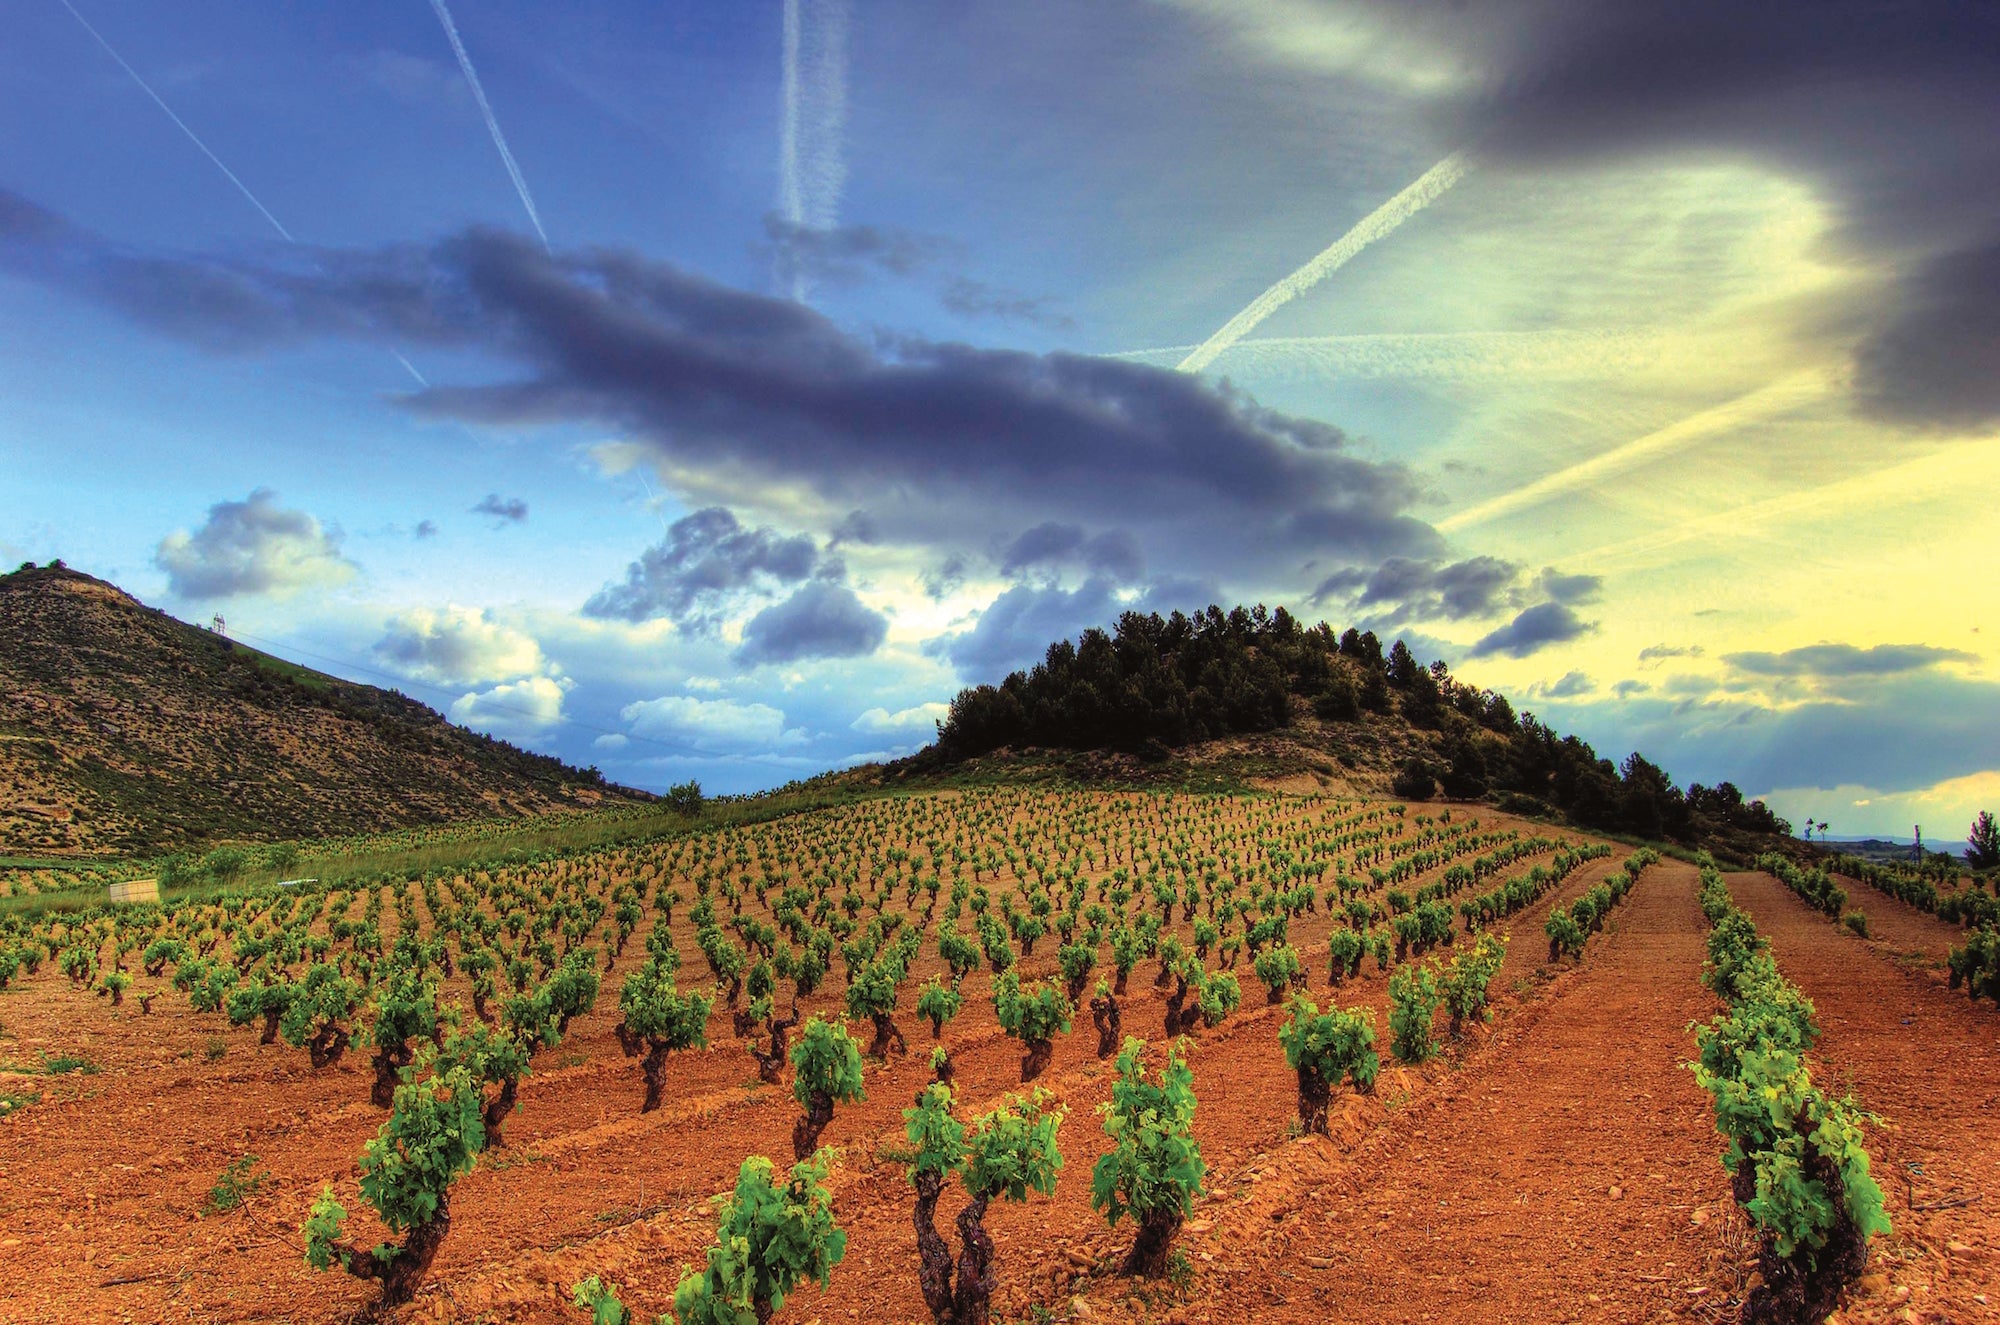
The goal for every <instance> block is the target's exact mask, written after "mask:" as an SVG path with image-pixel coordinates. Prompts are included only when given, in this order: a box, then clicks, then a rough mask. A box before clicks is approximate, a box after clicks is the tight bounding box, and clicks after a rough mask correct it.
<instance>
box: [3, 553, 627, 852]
mask: <svg viewBox="0 0 2000 1325" xmlns="http://www.w3.org/2000/svg"><path fill="white" fill-rule="evenodd" d="M640 799H648V797H646V796H645V793H642V792H629V791H626V790H624V789H622V788H617V787H611V786H607V785H606V784H605V783H604V781H603V779H602V778H601V777H600V776H599V775H598V774H597V773H596V772H595V771H594V770H579V769H575V768H571V767H570V766H568V765H566V764H564V763H562V762H560V761H559V760H556V759H552V758H549V757H547V756H544V755H537V754H531V753H529V752H527V751H524V750H520V749H517V748H515V747H514V746H511V745H509V744H507V743H506V742H504V741H500V740H496V739H494V738H492V737H488V736H482V735H479V734H477V733H475V732H469V731H466V730H465V729H464V728H461V727H457V726H454V725H452V724H451V723H450V722H447V721H446V720H445V719H444V718H443V717H442V716H440V715H439V714H438V713H437V712H435V711H434V710H432V709H430V708H428V707H426V706H425V705H423V704H420V703H418V702H417V701H415V700H413V699H409V698H406V697H405V696H403V695H399V694H395V693H393V692H391V691H387V690H379V689H376V688H375V687H373V686H365V685H357V684H354V683H352V682H349V681H342V680H340V679H338V678H336V677H331V676H326V675H324V674H322V673H319V672H315V671H311V670H310V669H307V668H303V667H299V666H297V665H296V664H293V663H289V662H286V661H284V660H283V659H280V658H274V657H272V656H271V655H269V654H266V653H262V652H259V651H258V650H256V649H252V648H249V647H246V646H245V645H242V644H239V643H235V642H232V641H230V640H228V639H225V638H224V637H222V636H221V635H218V634H215V633H213V632H211V631H207V630H202V629H199V628H197V627H194V626H190V625H188V624H186V623H185V622H182V621H178V620H176V619H174V618H173V617H171V616H168V615H167V614H165V613H164V612H161V611H158V610H156V609H154V608H149V607H147V606H145V605H144V604H142V603H140V602H138V601H137V600H136V599H134V598H132V597H131V596H130V595H128V594H126V593H125V592H123V591H122V590H120V589H118V588H117V587H115V586H114V585H111V584H107V583H105V582H104V581H102V580H98V579H95V578H93V577H91V576H89V575H84V574H81V573H79V572H77V571H73V570H68V569H66V568H64V567H62V566H60V565H55V566H49V567H43V568H32V569H31V568H28V567H23V568H22V569H21V570H18V571H15V572H14V573H12V574H9V575H4V576H0V854H11V855H20V854H32V855H47V854H59V855H71V854H99V853H110V852H119V853H152V852H158V851H165V850H172V849H177V848H180V847H184V846H192V845H198V844H201V843H205V842H211V841H216V840H224V839H233V840H243V841H264V840H272V839H280V838H301V837H324V836H330V835H337V834H347V833H359V832H378V831H383V830H389V829H395V828H403V827H411V826H415V825H421V824H434V823H445V822H451V821H455V820H464V819H475V818H480V819H485V818H496V817H506V816H514V815H525V814H537V813H544V812H548V811H551V810H558V809H563V808H572V807H584V806H592V805H598V804H601V803H604V802H606V801H607V800H610V801H618V800H640Z"/></svg>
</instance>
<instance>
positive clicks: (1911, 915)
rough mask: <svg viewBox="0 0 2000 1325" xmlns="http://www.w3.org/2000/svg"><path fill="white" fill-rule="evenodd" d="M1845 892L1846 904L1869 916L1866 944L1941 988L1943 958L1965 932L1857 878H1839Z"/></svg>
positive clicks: (1945, 971)
mask: <svg viewBox="0 0 2000 1325" xmlns="http://www.w3.org/2000/svg"><path fill="white" fill-rule="evenodd" d="M1838 878H1839V881H1840V886H1841V887H1843V888H1845V889H1847V905H1848V907H1849V908H1850V909H1858V910H1860V911H1862V912H1863V913H1864V914H1866V915H1867V917H1868V934H1869V937H1868V940H1867V942H1868V944H1869V946H1871V947H1873V948H1874V949H1875V950H1876V952H1877V953H1878V954H1879V955H1880V956H1882V957H1883V958H1885V959H1887V960H1888V961H1890V962H1892V963H1894V964H1895V965H1897V966H1900V967H1902V968H1903V969H1904V970H1905V971H1908V972H1910V973H1911V974H1912V975H1918V976H1921V977H1922V978H1923V979H1925V980H1928V981H1929V982H1931V983H1932V984H1937V985H1943V984H1945V983H1946V981H1947V980H1948V979H1949V976H1950V972H1949V970H1948V968H1947V967H1946V965H1945V958H1947V957H1948V956H1950V955H1951V950H1952V949H1953V948H1956V947H1959V946H1961V945H1962V944H1964V942H1965V939H1966V933H1967V931H1966V929H1965V928H1964V926H1962V925H1954V924H1951V923H1950V922H1948V921H1944V920H1939V919H1938V918H1937V917H1936V916H1934V915H1930V914H1928V913H1926V912H1923V911H1919V910H1918V909H1917V908H1916V907H1914V906H1911V905H1910V904H1909V903H1908V902H1905V901H1903V900H1902V899H1901V898H1898V897H1892V896H1890V895H1889V894H1888V893H1885V892H1881V891H1879V890H1878V889H1875V888H1871V887H1870V886H1869V885H1867V884H1865V883H1863V882H1862V881H1861V880H1859V879H1854V878H1850V877H1848V876H1847V875H1844V874H1843V875H1839V876H1838Z"/></svg>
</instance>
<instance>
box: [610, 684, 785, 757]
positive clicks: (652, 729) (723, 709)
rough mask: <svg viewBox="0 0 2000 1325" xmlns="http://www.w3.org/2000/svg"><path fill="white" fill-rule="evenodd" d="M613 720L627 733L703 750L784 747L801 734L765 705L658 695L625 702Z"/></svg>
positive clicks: (779, 711)
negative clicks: (627, 726)
mask: <svg viewBox="0 0 2000 1325" xmlns="http://www.w3.org/2000/svg"><path fill="white" fill-rule="evenodd" d="M618 716H619V717H621V718H623V719H624V720H625V721H626V722H628V723H630V724H631V725H632V734H633V735H635V736H643V737H646V738H647V739H649V740H663V741H679V742H685V743H687V744H689V745H692V746H694V747H695V748H696V749H699V750H707V751H739V750H747V749H758V748H768V747H771V746H777V745H790V744H795V743H797V742H798V741H800V740H802V739H804V735H805V734H804V733H803V732H802V731H799V730H797V729H791V730H788V729H787V728H786V727H785V715H784V713H783V712H782V711H781V710H779V709H775V708H772V707H771V706H770V705H769V704H743V703H738V702H737V701H736V700H733V699H696V698H694V697H692V696H690V695H664V696H661V697H660V698H658V699H646V700H640V701H638V702H636V703H632V704H627V705H626V706H625V707H624V708H622V709H620V710H619V711H618Z"/></svg>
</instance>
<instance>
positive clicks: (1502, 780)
mask: <svg viewBox="0 0 2000 1325" xmlns="http://www.w3.org/2000/svg"><path fill="white" fill-rule="evenodd" d="M1306 712H1310V713H1312V714H1313V715H1314V716H1315V717H1317V718H1318V719H1319V721H1320V722H1321V723H1323V724H1326V725H1327V726H1329V727H1335V728H1338V727H1340V726H1344V725H1345V726H1358V725H1361V724H1365V723H1367V722H1368V721H1369V719H1370V718H1371V717H1375V718H1379V719H1394V718H1400V719H1401V720H1402V721H1403V722H1404V723H1406V724H1407V725H1408V726H1410V727H1412V728H1415V729H1417V730H1418V731H1420V732H1423V733H1426V735H1427V738H1428V739H1427V740H1426V741H1425V742H1424V747H1423V750H1424V752H1422V753H1418V754H1413V755H1411V756H1410V757H1409V758H1408V759H1407V760H1406V761H1405V763H1404V765H1403V766H1402V767H1401V768H1400V769H1399V770H1398V772H1397V774H1396V779H1395V783H1394V788H1393V789H1394V791H1395V792H1396V794H1397V795H1398V796H1402V797H1404V798H1407V799H1427V798H1429V797H1431V796H1433V795H1436V794H1438V793H1440V792H1442V794H1443V795H1445V796H1446V797H1449V798H1451V799H1455V800H1475V799H1481V798H1485V797H1488V796H1493V797H1495V798H1497V799H1499V800H1500V801H1501V802H1502V804H1503V806H1506V805H1507V804H1508V802H1509V800H1510V798H1511V800H1512V801H1513V806H1514V807H1515V808H1520V809H1524V810H1530V811H1532V810H1535V809H1538V808H1549V809H1554V810H1557V811H1559V812H1561V813H1562V814H1563V815H1565V816H1567V817H1568V818H1569V819H1571V820H1572V821H1574V822H1576V823H1577V824H1579V825H1582V826H1584V827H1588V828H1596V829H1601V830H1606V831H1615V832H1627V833H1632V834H1635V835H1638V836H1641V837H1647V838H1656V839H1657V838H1666V839H1674V840H1680V841H1689V842H1692V841H1699V840H1706V839H1707V838H1709V837H1712V836H1714V835H1717V834H1726V833H1728V832H1731V831H1735V832H1744V833H1778V834H1789V833H1790V832H1791V825H1790V824H1788V823H1787V822H1786V821H1785V820H1783V819H1781V818H1779V817H1778V816H1776V815H1775V814H1773V813H1772V812H1771V809H1770V807H1769V806H1767V805H1765V804H1764V803H1763V802H1762V801H1759V800H1746V799H1745V798H1744V796H1743V793H1742V792H1741V790H1739V789H1738V788H1737V787H1735V786H1734V785H1733V784H1731V783H1728V782H1723V783H1720V784H1718V785H1716V786H1714V787H1704V786H1702V785H1700V784H1699V783H1697V784H1694V785H1692V786H1689V787H1687V788H1685V789H1683V788H1681V787H1678V786H1676V785H1675V784H1674V781H1673V779H1672V778H1671V777H1669V776H1668V774H1667V773H1666V771H1665V770H1664V769H1662V768H1660V767H1659V766H1658V765H1657V764H1655V763H1653V762H1652V761H1650V760H1648V759H1647V758H1646V757H1645V756H1644V755H1642V754H1639V753H1637V752H1634V753H1633V754H1631V755H1630V756H1628V757H1627V758H1626V759H1625V760H1624V762H1623V763H1622V764H1614V763H1613V762H1612V761H1611V760H1609V759H1605V758H1601V757H1600V756H1599V755H1598V754H1597V752H1596V751H1595V750H1593V749H1592V748H1591V746H1590V744H1589V743H1588V742H1586V741H1583V740H1581V739H1580V738H1578V737H1576V736H1566V735H1563V734H1561V733H1559V732H1557V731H1556V730H1555V729H1553V728H1552V727H1550V726H1548V725H1547V724H1546V723H1544V722H1542V721H1541V720H1540V719H1538V718H1537V717H1536V716H1535V715H1534V714H1533V713H1529V712H1518V713H1517V712H1516V710H1515V708H1514V706H1513V705H1512V704H1511V703H1510V702H1509V701H1508V699H1507V697H1506V696H1505V695H1502V694H1500V693H1498V692H1496V691H1491V690H1485V689H1482V688H1480V687H1479V686H1475V685H1469V684H1466V683H1464V682H1461V681H1459V680H1458V679H1456V678H1455V677H1453V676H1452V674H1451V671H1450V669H1449V668H1448V667H1447V666H1446V665H1445V664H1444V663H1443V662H1441V661H1440V662H1432V663H1431V664H1429V665H1428V666H1425V665H1424V664H1422V663H1420V662H1418V661H1417V659H1416V656H1415V655H1414V654H1412V653H1411V652H1410V649H1409V647H1408V646H1407V645H1405V644H1404V643H1403V642H1402V641H1401V640H1397V641H1396V642H1395V643H1394V644H1393V645H1391V646H1390V647H1389V648H1388V649H1387V650H1386V651H1385V650H1384V648H1383V646H1382V641H1381V640H1380V639H1379V638H1377V637H1376V635H1375V633H1374V632H1373V631H1360V630H1355V629H1353V628H1350V629H1348V630H1347V631H1345V632H1343V633H1340V634H1338V635H1336V634H1335V632H1334V630H1333V627H1331V626H1329V625H1328V624H1326V623H1325V622H1320V623H1319V624H1317V625H1313V626H1307V625H1304V624H1303V623H1301V622H1300V621H1299V619H1298V618H1296V617H1294V616H1293V615H1292V614H1291V613H1290V612H1288V611H1287V610H1286V609H1285V608H1283V607H1279V608H1276V609H1267V608H1266V607H1265V606H1264V605H1263V604H1261V603H1260V604H1258V605H1257V606H1255V607H1250V608H1245V607H1240V606H1239V607H1236V608H1234V609H1231V610H1230V611H1227V612H1225V611H1224V610H1223V609H1222V608H1220V607H1217V606H1210V607H1208V608H1207V609H1205V610H1203V611H1200V612H1196V613H1194V614H1193V615H1187V614H1184V613H1181V612H1174V613H1172V614H1171V615H1169V616H1164V617H1163V616H1161V615H1160V614H1159V613H1157V612H1154V613H1140V612H1126V613H1124V614H1123V615H1122V616H1120V617H1119V618H1118V621H1117V624H1116V626H1115V627H1114V629H1113V630H1111V631H1110V632H1106V631H1104V630H1101V629H1097V628H1092V629H1089V630H1086V631H1084V632H1083V634H1082V636H1081V637H1080V638H1079V639H1078V640H1077V641H1076V642H1074V643H1072V642H1070V641H1069V640H1058V641H1056V642H1055V643H1054V644H1051V645H1050V646H1049V648H1048V652H1047V654H1046V656H1044V658H1043V659H1042V661H1041V662H1039V663H1037V664H1036V665H1035V666H1034V667H1032V668H1029V669H1027V670H1025V671H1017V672H1014V673H1012V674H1010V675H1009V676H1008V677H1007V678H1006V679H1005V680H1003V681H1002V682H1001V683H1000V684H999V685H997V686H996V685H980V686H972V687H968V688H967V689H964V690H961V691H960V692H959V693H958V695H957V697H956V698H954V699H953V700H952V702H951V708H950V712H949V714H948V715H947V716H946V717H945V719H944V720H943V721H941V722H940V723H939V724H938V739H937V746H936V757H938V758H941V759H944V760H946V761H951V762H956V761H959V760H964V759H969V758H972V757H975V756H978V755H983V754H988V753H991V752H993V751H995V750H999V749H1003V748H1010V749H1021V748H1025V747H1043V748H1052V749H1070V750H1117V751H1124V752H1128V753H1131V754H1136V755H1139V756H1141V757H1145V758H1154V759H1159V758H1165V757H1167V756H1168V755H1169V754H1170V753H1171V751H1172V750H1174V749H1177V748H1180V747H1182V746H1186V745H1189V744H1192V743H1195V742H1200V741H1206V740H1212V739H1216V738H1218V737H1225V736H1231V735H1238V734H1243V733H1254V732H1269V731H1276V730H1280V729H1285V728H1290V727H1293V726H1295V725H1296V723H1297V722H1298V721H1299V719H1301V718H1302V717H1303V715H1304V714H1305V713H1306Z"/></svg>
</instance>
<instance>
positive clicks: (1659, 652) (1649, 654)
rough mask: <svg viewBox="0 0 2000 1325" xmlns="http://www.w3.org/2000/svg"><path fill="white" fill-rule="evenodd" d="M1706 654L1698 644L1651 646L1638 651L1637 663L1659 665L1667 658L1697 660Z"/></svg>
mask: <svg viewBox="0 0 2000 1325" xmlns="http://www.w3.org/2000/svg"><path fill="white" fill-rule="evenodd" d="M1706 652H1707V650H1705V649H1703V648H1702V647H1701V645H1699V644H1653V645H1649V646H1647V647H1646V648H1643V649H1641V650H1639V661H1640V662H1641V663H1661V662H1665V661H1666V660H1667V659H1669V658H1699V657H1701V656H1702V654H1704V653H1706Z"/></svg>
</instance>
